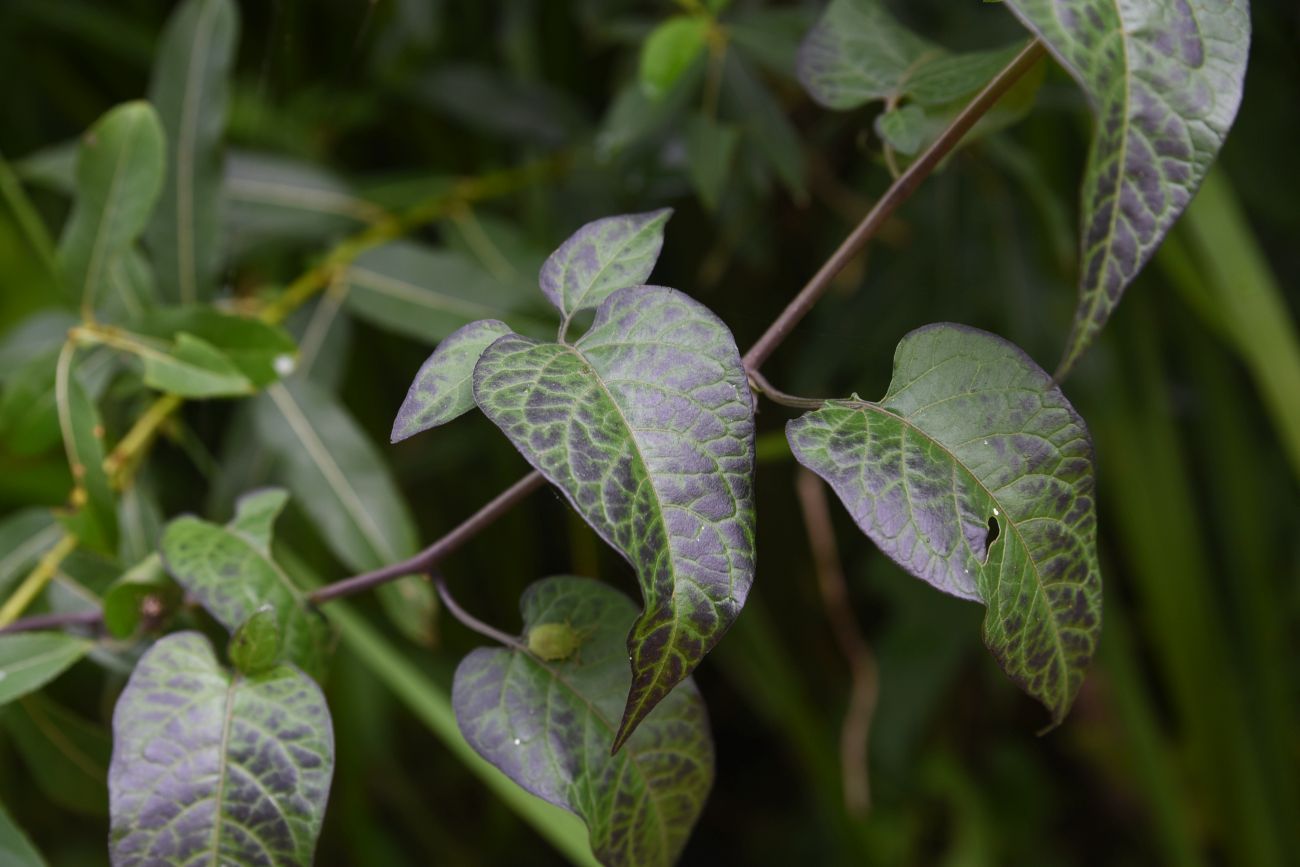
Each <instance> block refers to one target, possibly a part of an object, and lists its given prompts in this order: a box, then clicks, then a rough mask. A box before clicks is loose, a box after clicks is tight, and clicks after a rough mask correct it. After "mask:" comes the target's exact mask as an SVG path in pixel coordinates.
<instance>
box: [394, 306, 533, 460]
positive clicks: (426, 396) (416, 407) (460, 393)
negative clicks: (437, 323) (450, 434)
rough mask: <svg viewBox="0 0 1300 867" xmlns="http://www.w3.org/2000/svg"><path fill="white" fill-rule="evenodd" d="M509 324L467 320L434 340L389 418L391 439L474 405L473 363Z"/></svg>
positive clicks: (507, 331)
mask: <svg viewBox="0 0 1300 867" xmlns="http://www.w3.org/2000/svg"><path fill="white" fill-rule="evenodd" d="M510 333H511V332H510V326H508V325H506V324H505V323H504V322H501V321H500V320H497V319H481V320H479V321H478V322H471V323H470V324H469V325H466V326H465V327H464V328H461V329H459V330H457V331H455V332H453V333H452V334H451V335H449V336H448V337H447V339H446V340H444V341H442V342H441V343H439V344H438V348H437V349H435V350H434V351H433V354H432V355H430V356H429V358H428V360H427V361H425V362H424V364H423V365H421V367H420V370H419V372H418V373H416V374H415V381H414V382H412V383H411V388H410V390H409V391H407V392H406V399H405V400H404V401H402V406H401V407H400V408H399V409H398V410H397V418H396V420H395V421H394V422H393V433H392V442H400V441H402V440H404V439H406V438H408V437H412V436H415V435H416V434H418V433H421V432H422V431H426V430H429V429H430V428H434V427H437V426H438V425H441V424H446V423H447V422H449V421H451V420H452V419H455V418H459V417H460V416H462V415H464V414H465V413H467V412H469V411H470V410H471V409H473V408H474V382H473V380H474V365H475V364H476V363H477V362H478V359H479V356H480V355H482V354H483V350H484V349H487V348H488V346H489V344H491V343H492V342H493V341H495V340H496V339H497V338H498V337H502V336H504V335H506V334H510Z"/></svg>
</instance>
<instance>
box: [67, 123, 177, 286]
mask: <svg viewBox="0 0 1300 867" xmlns="http://www.w3.org/2000/svg"><path fill="white" fill-rule="evenodd" d="M163 158H164V155H163V131H162V126H161V124H160V123H159V121H158V115H157V113H156V112H155V111H154V110H153V108H152V107H151V106H150V105H149V104H148V103H147V102H128V103H126V104H125V105H120V106H118V107H117V108H115V109H113V110H112V111H109V112H108V113H107V114H105V115H104V116H103V117H102V118H101V119H100V120H99V121H98V122H97V123H96V124H95V125H94V126H92V127H91V128H90V130H89V131H88V132H87V133H86V135H85V136H84V137H83V138H82V141H81V147H80V149H79V151H78V156H77V182H76V198H75V200H74V203H73V208H72V214H71V215H70V216H69V218H68V222H67V225H66V227H65V228H64V230H63V236H62V237H61V238H60V239H59V251H58V258H59V268H60V270H61V271H62V274H63V283H64V287H65V289H66V291H67V293H68V296H69V297H70V298H72V299H73V300H75V301H76V302H78V303H79V304H81V305H83V306H84V307H86V308H87V309H93V308H94V306H95V304H96V302H97V301H98V300H99V299H100V297H101V296H102V295H106V294H107V287H108V284H109V282H110V274H111V269H112V268H113V267H114V265H115V263H116V262H117V260H118V258H119V257H121V256H124V255H126V254H127V253H128V251H129V250H130V247H131V244H132V242H134V241H135V239H136V238H137V237H139V235H140V233H141V232H142V231H143V230H144V227H145V223H146V222H147V221H148V219H149V214H150V212H151V211H152V210H153V207H154V203H155V202H156V201H157V200H158V193H159V190H160V189H161V185H162V177H163Z"/></svg>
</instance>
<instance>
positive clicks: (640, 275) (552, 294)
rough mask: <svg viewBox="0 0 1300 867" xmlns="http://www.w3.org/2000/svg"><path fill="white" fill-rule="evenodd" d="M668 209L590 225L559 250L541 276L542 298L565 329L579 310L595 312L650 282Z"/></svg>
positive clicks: (662, 236) (662, 241)
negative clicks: (617, 296) (619, 295)
mask: <svg viewBox="0 0 1300 867" xmlns="http://www.w3.org/2000/svg"><path fill="white" fill-rule="evenodd" d="M672 215H673V211H672V208H660V209H659V210H657V211H647V212H645V213H644V214H624V215H622V216H618V217H605V218H603V219H600V220H593V221H592V222H590V223H587V224H586V225H585V226H583V227H582V228H580V229H579V230H578V231H576V232H574V233H573V234H572V235H571V236H569V239H568V240H567V241H565V242H564V243H563V244H561V245H560V247H559V249H557V250H556V251H555V252H554V253H552V254H551V256H550V258H549V259H547V260H546V264H544V265H542V273H541V276H540V281H541V286H542V292H543V293H544V294H545V295H546V297H547V298H549V299H550V301H551V303H552V304H554V305H555V306H556V308H557V309H558V310H559V311H560V313H561V314H563V315H564V321H565V323H566V324H567V323H568V321H569V320H570V319H572V318H573V314H575V313H577V312H578V311H580V310H586V309H588V308H592V307H598V306H599V305H600V304H601V303H602V302H603V301H604V300H605V299H606V298H608V297H609V294H610V293H611V292H614V291H615V290H617V289H623V288H626V287H628V286H638V285H640V284H642V283H644V282H645V281H646V280H648V279H649V278H650V272H651V271H653V270H654V267H655V262H656V261H658V259H659V252H660V251H661V250H662V249H663V246H664V224H665V223H667V222H668V218H669V217H671V216H672Z"/></svg>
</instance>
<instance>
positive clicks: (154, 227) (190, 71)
mask: <svg viewBox="0 0 1300 867" xmlns="http://www.w3.org/2000/svg"><path fill="white" fill-rule="evenodd" d="M238 38H239V9H238V7H237V6H236V5H235V3H233V2H232V0H185V2H184V3H182V4H181V5H180V6H179V7H177V9H176V11H175V12H173V13H172V15H171V17H170V18H169V19H168V21H167V26H166V27H165V28H164V30H163V34H162V38H161V41H160V42H159V45H158V53H157V55H156V57H155V60H154V67H153V75H152V77H151V81H150V84H149V101H150V102H152V103H153V104H154V106H155V107H156V108H157V109H158V114H159V116H160V117H161V118H162V125H163V128H164V129H165V130H166V131H167V175H166V179H165V184H164V186H163V196H162V200H161V201H160V202H159V205H158V210H157V211H156V212H155V213H154V216H153V220H152V221H151V222H150V224H149V228H148V241H149V251H150V253H151V254H152V255H153V261H154V265H155V266H156V267H157V269H158V282H159V287H160V288H161V289H162V294H163V297H164V298H167V299H168V300H170V301H173V302H176V301H179V302H180V303H183V304H192V303H194V302H196V301H203V300H206V299H207V298H209V297H211V295H212V283H213V279H214V277H215V275H216V267H217V252H218V242H219V236H218V231H219V229H220V204H221V202H220V198H221V197H220V186H221V169H222V166H221V139H222V133H223V132H224V129H225V124H226V104H227V101H228V96H229V94H228V91H229V82H228V81H227V79H228V78H229V76H230V71H231V68H232V67H233V65H234V60H235V43H236V41H237V40H238Z"/></svg>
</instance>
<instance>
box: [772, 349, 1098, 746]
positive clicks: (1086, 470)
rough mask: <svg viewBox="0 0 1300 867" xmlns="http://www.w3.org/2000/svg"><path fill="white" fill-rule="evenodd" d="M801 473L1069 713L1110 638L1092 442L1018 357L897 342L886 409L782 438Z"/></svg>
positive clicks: (813, 416)
mask: <svg viewBox="0 0 1300 867" xmlns="http://www.w3.org/2000/svg"><path fill="white" fill-rule="evenodd" d="M786 433H787V436H788V437H789V440H790V447H791V449H792V450H793V451H794V455H795V457H796V458H797V459H798V460H799V462H800V463H801V464H803V465H804V466H806V467H808V468H809V469H810V470H812V471H813V472H815V473H817V475H819V476H821V477H822V478H823V479H825V480H826V481H827V482H829V483H830V485H831V487H832V488H833V489H834V490H835V493H836V494H838V495H839V497H840V499H841V500H842V501H843V502H844V505H845V506H846V507H847V508H848V510H849V513H850V514H851V515H852V516H853V520H854V521H856V522H857V524H858V526H859V527H860V528H862V531H863V532H864V533H866V534H867V535H868V536H870V537H871V540H872V541H873V542H875V543H876V545H878V546H879V547H880V549H881V550H882V551H884V552H885V553H886V554H888V555H889V556H890V557H892V558H893V559H894V560H895V561H897V562H898V564H899V565H901V566H902V567H903V568H904V569H906V570H907V571H909V572H911V573H912V574H913V575H915V576H917V577H918V578H921V579H922V580H924V581H926V582H928V583H930V584H932V585H933V586H935V587H937V588H938V589H940V590H943V591H945V592H947V593H952V594H953V595H955V596H960V597H963V598H965V599H974V600H980V601H983V602H984V604H985V605H986V606H987V608H988V612H987V614H986V615H985V618H984V642H985V644H986V645H987V646H988V648H989V650H990V651H992V653H993V655H994V656H995V657H996V658H997V660H998V663H999V664H1000V665H1001V666H1002V669H1003V670H1004V671H1005V672H1006V673H1007V675H1008V676H1010V677H1011V679H1012V680H1014V681H1015V682H1016V683H1017V684H1018V685H1019V686H1020V687H1021V688H1022V689H1024V690H1025V691H1026V692H1028V693H1029V694H1030V695H1032V696H1033V697H1034V698H1036V699H1038V700H1039V701H1041V702H1042V703H1043V704H1044V705H1046V707H1047V709H1048V710H1049V711H1051V714H1052V720H1053V723H1059V722H1060V721H1061V720H1062V719H1063V718H1064V716H1065V713H1066V711H1067V710H1069V707H1070V704H1071V702H1073V700H1074V696H1075V694H1076V693H1077V692H1078V690H1079V685H1080V684H1081V683H1082V681H1083V674H1084V669H1085V668H1086V667H1087V665H1088V661H1089V660H1090V659H1091V658H1092V654H1093V651H1094V650H1095V648H1096V645H1097V637H1098V635H1099V634H1100V631H1101V573H1100V570H1099V568H1098V566H1097V551H1096V538H1095V537H1096V526H1097V519H1096V513H1095V508H1094V495H1093V474H1092V440H1091V438H1090V437H1089V436H1088V431H1087V429H1086V428H1085V427H1084V424H1083V420H1082V419H1080V418H1079V415H1078V414H1077V413H1076V412H1075V411H1074V408H1073V407H1072V406H1070V403H1069V401H1067V400H1066V399H1065V396H1064V395H1063V394H1062V393H1061V390H1060V389H1059V388H1058V387H1056V386H1055V385H1054V384H1053V383H1052V380H1051V378H1050V377H1048V375H1047V374H1046V373H1044V372H1043V371H1042V369H1040V368H1039V367H1038V366H1037V365H1036V364H1034V363H1033V361H1032V360H1030V359H1029V357H1028V356H1026V355H1025V354H1024V353H1023V352H1022V351H1021V350H1020V349H1018V348H1017V347H1016V346H1014V345H1013V344H1011V343H1008V342H1007V341H1005V340H1003V339H1001V338H999V337H995V336H994V335H992V334H988V333H986V332H983V331H978V330H976V329H973V328H966V327H963V326H957V325H949V324H941V325H930V326H926V327H925V328H920V329H918V330H916V331H913V332H912V333H911V334H909V335H907V336H906V337H905V338H903V340H902V342H901V343H899V345H898V350H897V352H896V353H895V355H894V378H893V381H892V382H891V383H890V386H889V391H888V393H887V394H886V395H885V397H884V399H883V400H881V401H880V403H869V402H866V401H862V400H851V401H833V402H829V403H828V404H827V405H826V406H825V407H824V408H822V409H819V410H816V411H814V412H810V413H808V414H806V415H804V416H803V417H801V418H798V419H795V420H794V421H791V422H790V423H789V424H788V425H787V426H786Z"/></svg>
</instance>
